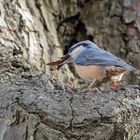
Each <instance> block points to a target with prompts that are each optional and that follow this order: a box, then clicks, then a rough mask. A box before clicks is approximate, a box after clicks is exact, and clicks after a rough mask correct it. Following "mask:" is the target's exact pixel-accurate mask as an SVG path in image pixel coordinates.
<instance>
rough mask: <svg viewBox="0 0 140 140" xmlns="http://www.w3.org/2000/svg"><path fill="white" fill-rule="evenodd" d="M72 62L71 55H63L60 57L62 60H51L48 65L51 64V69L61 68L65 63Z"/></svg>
mask: <svg viewBox="0 0 140 140" xmlns="http://www.w3.org/2000/svg"><path fill="white" fill-rule="evenodd" d="M71 62H72V58H71V57H70V55H65V56H63V57H61V58H60V60H57V61H54V62H50V63H47V65H49V66H50V68H51V69H53V70H54V69H57V70H58V69H59V68H61V67H62V66H63V65H64V64H68V63H71Z"/></svg>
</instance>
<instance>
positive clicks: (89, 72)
mask: <svg viewBox="0 0 140 140" xmlns="http://www.w3.org/2000/svg"><path fill="white" fill-rule="evenodd" d="M75 70H76V72H77V74H78V75H79V76H80V77H81V78H82V79H84V80H88V81H93V80H97V81H103V79H104V77H105V76H106V72H105V70H104V67H103V66H95V65H92V66H81V65H76V64H75Z"/></svg>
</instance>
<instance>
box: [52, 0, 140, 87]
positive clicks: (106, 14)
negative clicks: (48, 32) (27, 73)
mask: <svg viewBox="0 0 140 140" xmlns="http://www.w3.org/2000/svg"><path fill="white" fill-rule="evenodd" d="M50 4H51V3H50ZM58 4H59V9H58V10H59V12H58V13H59V14H58V15H55V18H54V22H55V24H56V27H57V28H56V32H57V35H58V41H59V43H60V46H59V47H60V48H61V49H62V52H63V54H66V53H67V51H68V49H69V48H70V47H71V46H72V45H73V44H75V43H77V42H79V41H81V40H87V39H88V40H91V41H93V42H94V43H96V44H97V45H98V46H99V47H100V48H103V49H105V50H107V51H110V52H111V53H113V54H115V55H116V56H118V57H120V58H122V59H124V60H125V61H126V62H128V63H129V64H131V65H133V66H134V67H135V68H137V69H139V68H140V1H139V0H62V1H61V2H60V3H58ZM52 5H53V3H52ZM54 5H55V4H54ZM55 10H56V9H55ZM53 53H54V55H55V52H53ZM55 56H56V55H55ZM57 58H58V57H53V58H52V59H53V60H56V59H57ZM68 68H70V71H71V72H72V73H73V74H74V76H73V75H71V74H70V72H67V70H66V69H67V68H63V70H62V76H60V77H61V78H62V77H63V80H62V81H64V82H65V83H67V82H74V83H73V84H80V85H81V84H83V83H84V81H83V80H80V79H79V80H78V81H77V78H74V77H75V76H76V77H77V75H76V74H75V72H74V69H73V67H72V66H71V65H70V66H69V67H68ZM60 73H61V72H60ZM57 74H58V75H59V72H58V73H57ZM64 75H65V76H66V77H65V76H64ZM68 76H69V79H67V78H68ZM58 77H59V76H58ZM124 79H125V80H124V81H125V82H126V83H127V84H140V77H139V76H138V75H135V74H128V75H127V76H125V78H124ZM70 84H72V83H70Z"/></svg>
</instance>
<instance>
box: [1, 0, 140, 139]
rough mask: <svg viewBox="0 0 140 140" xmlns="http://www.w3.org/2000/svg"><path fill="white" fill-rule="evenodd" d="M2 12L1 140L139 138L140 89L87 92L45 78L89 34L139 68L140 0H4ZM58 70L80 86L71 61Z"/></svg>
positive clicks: (56, 74)
mask: <svg viewBox="0 0 140 140" xmlns="http://www.w3.org/2000/svg"><path fill="white" fill-rule="evenodd" d="M0 14H1V16H0V140H9V139H10V140H24V139H25V140H32V139H34V140H46V139H49V140H55V139H56V140H59V139H60V140H77V139H79V140H86V139H87V140H103V139H105V140H132V139H134V140H139V139H140V134H139V129H140V124H139V119H140V118H139V116H140V112H139V110H140V89H139V87H135V86H132V87H130V86H129V87H127V88H124V89H120V90H116V91H113V90H110V91H104V90H103V91H100V90H99V91H97V92H95V93H94V94H92V93H87V94H85V93H84V92H83V91H82V90H78V89H71V88H69V87H67V86H64V85H63V84H62V83H61V82H58V80H56V79H52V76H51V77H49V76H47V75H46V74H50V71H49V68H48V67H47V66H46V63H47V62H49V61H50V60H54V59H56V58H58V57H60V56H61V55H62V54H63V51H64V53H66V52H67V49H68V48H69V47H70V46H71V45H72V44H73V43H75V42H77V41H80V40H83V39H90V40H94V41H95V42H96V43H97V44H98V45H99V46H101V47H103V48H105V49H107V50H111V51H112V52H113V53H115V54H118V55H120V56H121V57H123V58H126V60H127V61H128V62H132V63H133V64H134V66H136V68H139V64H140V63H139V52H140V50H139V49H140V48H139V5H138V0H134V1H131V0H124V1H122V0H116V1H110V0H107V1H104V0H100V1H92V0H88V1H85V0H82V1H73V0H62V1H61V0H60V1H50V0H5V1H4V0H1V1H0ZM130 15H131V16H130ZM114 44H115V45H114ZM132 46H133V47H132ZM132 56H133V57H132ZM64 73H67V74H64ZM52 75H55V76H57V77H59V78H60V79H61V81H64V82H65V83H67V82H69V83H72V84H75V83H73V79H74V76H73V74H72V73H71V72H70V70H69V68H68V67H67V66H66V67H65V68H63V69H62V71H59V72H58V73H57V72H55V74H54V73H53V74H52ZM129 78H130V79H127V80H128V82H129V81H131V83H134V82H132V79H133V81H135V83H139V77H137V78H136V77H135V78H134V77H132V76H131V77H129ZM75 85H77V84H75Z"/></svg>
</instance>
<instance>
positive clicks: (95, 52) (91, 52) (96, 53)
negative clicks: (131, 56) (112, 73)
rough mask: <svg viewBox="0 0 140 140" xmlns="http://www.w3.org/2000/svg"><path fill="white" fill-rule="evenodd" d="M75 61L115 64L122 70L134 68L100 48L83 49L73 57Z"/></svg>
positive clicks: (82, 63)
mask: <svg viewBox="0 0 140 140" xmlns="http://www.w3.org/2000/svg"><path fill="white" fill-rule="evenodd" d="M75 63H76V64H79V65H85V66H87V65H100V66H116V67H120V68H122V69H123V70H126V71H127V70H128V71H132V70H134V69H135V68H133V67H132V66H130V65H129V64H127V63H126V62H124V61H123V60H122V59H120V58H118V57H116V56H115V55H113V54H111V53H109V52H107V51H105V50H102V49H100V48H92V47H90V48H87V49H86V50H83V51H82V52H81V53H80V54H79V55H78V56H77V57H76V59H75Z"/></svg>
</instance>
